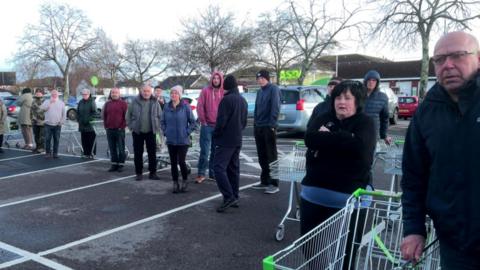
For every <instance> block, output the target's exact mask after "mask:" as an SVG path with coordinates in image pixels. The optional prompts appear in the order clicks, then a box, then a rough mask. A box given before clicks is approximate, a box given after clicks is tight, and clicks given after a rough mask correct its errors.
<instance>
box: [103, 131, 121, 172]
mask: <svg viewBox="0 0 480 270" xmlns="http://www.w3.org/2000/svg"><path fill="white" fill-rule="evenodd" d="M107 142H108V149H109V150H110V161H111V162H112V164H114V165H123V164H125V158H126V155H125V129H107Z"/></svg>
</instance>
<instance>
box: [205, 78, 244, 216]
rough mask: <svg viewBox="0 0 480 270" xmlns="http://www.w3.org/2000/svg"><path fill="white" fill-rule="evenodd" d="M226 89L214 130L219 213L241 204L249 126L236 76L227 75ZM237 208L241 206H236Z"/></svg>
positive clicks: (224, 86)
mask: <svg viewBox="0 0 480 270" xmlns="http://www.w3.org/2000/svg"><path fill="white" fill-rule="evenodd" d="M223 88H224V89H225V97H224V98H223V99H222V102H220V106H219V109H218V116H217V121H216V125H215V130H214V131H213V137H214V140H215V145H216V147H215V157H214V161H213V163H214V171H215V179H216V180H217V186H218V189H219V190H220V192H221V193H222V195H223V203H222V204H221V205H220V207H218V208H217V212H219V213H221V212H224V211H225V210H226V209H227V208H229V207H231V206H234V205H236V204H237V201H238V191H239V181H240V149H241V148H242V131H243V129H245V126H246V125H247V113H248V112H247V106H248V105H247V101H246V100H245V99H244V98H243V97H242V96H241V95H240V93H239V92H238V85H237V81H236V79H235V77H233V76H232V75H228V76H227V77H226V78H225V81H224V84H223ZM236 206H238V205H236Z"/></svg>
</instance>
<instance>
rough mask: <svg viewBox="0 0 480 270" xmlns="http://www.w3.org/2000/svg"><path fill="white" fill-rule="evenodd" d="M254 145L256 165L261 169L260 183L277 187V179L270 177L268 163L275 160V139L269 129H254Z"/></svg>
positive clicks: (273, 132)
mask: <svg viewBox="0 0 480 270" xmlns="http://www.w3.org/2000/svg"><path fill="white" fill-rule="evenodd" d="M253 131H254V135H255V144H256V145H257V154H258V163H260V167H261V168H262V173H261V174H260V182H261V183H262V184H264V185H274V186H278V179H272V178H271V177H270V163H272V162H273V161H275V160H277V137H276V134H275V130H274V129H272V128H270V127H255V128H254V130H253Z"/></svg>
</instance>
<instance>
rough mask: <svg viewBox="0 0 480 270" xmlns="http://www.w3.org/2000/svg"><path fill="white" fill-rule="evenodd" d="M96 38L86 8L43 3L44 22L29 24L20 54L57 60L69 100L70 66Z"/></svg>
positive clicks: (18, 55) (66, 97)
mask: <svg viewBox="0 0 480 270" xmlns="http://www.w3.org/2000/svg"><path fill="white" fill-rule="evenodd" d="M96 42H97V36H96V34H95V32H94V31H93V30H92V27H91V23H90V20H89V19H88V18H87V17H86V16H85V15H84V13H83V11H82V10H79V9H76V8H73V7H70V6H69V5H66V4H61V5H56V4H43V5H42V6H41V7H40V22H39V23H38V24H30V25H28V26H27V27H26V29H25V32H24V34H23V37H22V38H21V39H20V41H19V44H20V46H21V47H20V49H19V51H18V52H17V55H16V58H17V59H22V58H24V59H41V60H43V61H51V62H53V63H54V64H55V65H56V66H57V67H58V69H59V71H60V72H61V74H62V76H63V80H64V83H65V89H64V91H65V92H64V98H65V100H66V99H68V96H69V93H70V88H69V71H70V67H71V66H72V64H73V63H74V62H75V61H76V60H77V59H79V58H81V57H82V54H83V53H84V52H85V51H87V50H89V49H90V48H91V47H92V46H94V45H95V43H96Z"/></svg>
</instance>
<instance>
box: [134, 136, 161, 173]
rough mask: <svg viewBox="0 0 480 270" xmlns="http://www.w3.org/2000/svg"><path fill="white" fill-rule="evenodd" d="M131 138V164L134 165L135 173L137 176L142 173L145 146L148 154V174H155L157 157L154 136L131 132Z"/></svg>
mask: <svg viewBox="0 0 480 270" xmlns="http://www.w3.org/2000/svg"><path fill="white" fill-rule="evenodd" d="M132 137H133V162H134V164H135V173H136V174H137V175H140V174H142V172H143V146H144V144H146V146H147V154H148V171H149V172H150V173H152V174H153V173H156V172H157V156H156V154H155V153H156V149H157V145H156V143H155V134H154V133H153V132H148V133H135V132H132Z"/></svg>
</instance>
